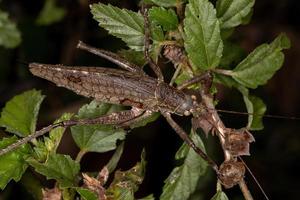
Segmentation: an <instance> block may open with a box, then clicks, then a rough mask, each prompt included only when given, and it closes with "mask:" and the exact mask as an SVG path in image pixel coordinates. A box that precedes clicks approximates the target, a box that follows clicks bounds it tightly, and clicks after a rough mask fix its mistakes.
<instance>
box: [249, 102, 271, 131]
mask: <svg viewBox="0 0 300 200" xmlns="http://www.w3.org/2000/svg"><path fill="white" fill-rule="evenodd" d="M249 100H250V101H251V102H252V104H253V120H252V123H251V125H250V130H255V131H258V130H262V129H264V125H263V122H262V118H263V115H264V114H265V112H266V110H267V107H266V104H264V102H263V100H262V99H260V98H259V97H256V96H250V97H249Z"/></svg>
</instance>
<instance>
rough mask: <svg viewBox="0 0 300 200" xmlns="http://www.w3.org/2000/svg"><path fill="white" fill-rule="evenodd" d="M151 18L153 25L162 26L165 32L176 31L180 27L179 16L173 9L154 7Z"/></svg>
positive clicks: (150, 14)
mask: <svg viewBox="0 0 300 200" xmlns="http://www.w3.org/2000/svg"><path fill="white" fill-rule="evenodd" d="M149 18H150V21H152V22H153V23H155V24H158V25H160V26H162V28H163V30H164V31H171V30H175V29H176V28H177V26H178V19H177V15H176V13H175V11H174V10H172V9H168V10H167V9H165V8H163V7H153V8H151V9H150V10H149Z"/></svg>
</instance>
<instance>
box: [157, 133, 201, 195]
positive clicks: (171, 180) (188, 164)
mask: <svg viewBox="0 0 300 200" xmlns="http://www.w3.org/2000/svg"><path fill="white" fill-rule="evenodd" d="M191 138H192V139H193V141H194V142H195V144H196V145H197V146H198V147H200V148H201V149H204V146H203V143H202V141H201V138H200V137H199V136H198V135H197V134H196V133H194V132H193V131H192V132H191ZM176 160H177V161H180V160H184V161H183V164H182V165H180V166H178V167H175V168H174V169H173V171H172V172H171V174H170V175H169V177H168V178H167V179H166V180H165V185H164V187H163V193H162V195H161V197H160V199H161V200H169V199H188V198H189V197H190V195H191V194H192V193H193V192H194V191H195V190H196V188H197V184H198V181H199V180H200V179H201V177H202V176H203V175H204V174H205V173H206V170H207V163H206V161H205V160H203V159H202V158H201V157H200V156H199V155H198V154H197V153H195V151H194V150H193V149H191V148H189V147H188V146H187V144H185V143H184V144H183V145H182V146H181V148H180V149H179V151H178V152H177V153H176Z"/></svg>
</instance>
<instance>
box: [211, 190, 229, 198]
mask: <svg viewBox="0 0 300 200" xmlns="http://www.w3.org/2000/svg"><path fill="white" fill-rule="evenodd" d="M211 200H228V197H227V196H226V194H225V193H224V192H223V191H218V192H217V193H216V194H215V195H214V196H213V198H211Z"/></svg>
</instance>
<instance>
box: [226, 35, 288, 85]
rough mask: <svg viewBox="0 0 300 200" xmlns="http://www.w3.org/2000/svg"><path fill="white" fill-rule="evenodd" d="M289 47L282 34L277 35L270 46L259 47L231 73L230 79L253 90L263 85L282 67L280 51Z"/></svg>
mask: <svg viewBox="0 0 300 200" xmlns="http://www.w3.org/2000/svg"><path fill="white" fill-rule="evenodd" d="M289 47H290V41H289V39H288V38H287V37H286V36H285V35H284V34H281V35H279V36H278V37H277V38H276V39H275V40H274V41H273V42H272V43H271V44H262V45H260V46H259V47H257V48H256V49H255V50H254V51H252V52H251V53H250V54H249V55H248V56H247V57H246V58H245V59H244V60H243V61H242V62H241V63H240V64H239V65H238V66H237V67H236V68H235V69H234V70H233V71H232V78H234V79H235V80H236V81H238V82H239V83H240V84H242V85H244V86H246V87H249V88H253V89H255V88H256V87H257V86H259V85H264V84H265V83H266V82H267V81H268V80H269V79H270V78H271V77H272V76H273V75H274V73H275V72H276V71H277V70H278V69H279V68H280V67H281V66H282V64H283V60H284V54H283V53H282V50H283V49H287V48H289Z"/></svg>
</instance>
